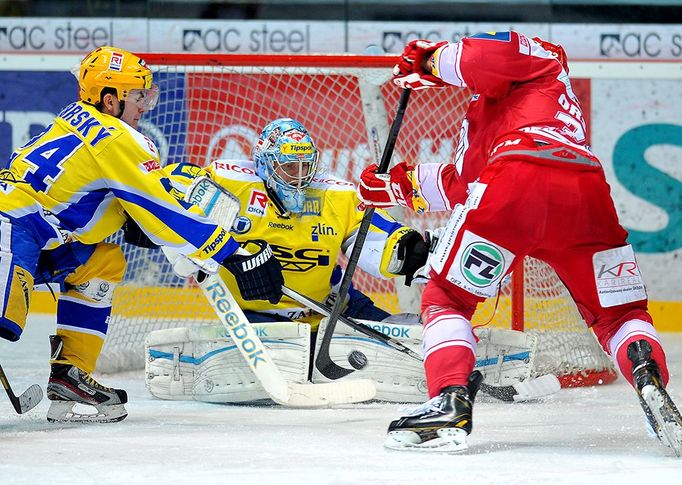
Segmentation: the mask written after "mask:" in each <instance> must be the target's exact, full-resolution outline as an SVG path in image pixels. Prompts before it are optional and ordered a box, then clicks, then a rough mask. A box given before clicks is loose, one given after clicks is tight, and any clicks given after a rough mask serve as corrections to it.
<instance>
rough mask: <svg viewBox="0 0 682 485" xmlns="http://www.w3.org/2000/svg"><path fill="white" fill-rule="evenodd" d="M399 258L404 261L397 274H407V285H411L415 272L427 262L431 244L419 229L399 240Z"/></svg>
mask: <svg viewBox="0 0 682 485" xmlns="http://www.w3.org/2000/svg"><path fill="white" fill-rule="evenodd" d="M397 251H398V254H397V257H398V260H399V261H402V262H403V265H402V267H401V268H400V270H399V271H398V272H397V273H396V274H400V275H405V285H407V286H411V284H412V280H413V279H414V273H415V271H417V270H418V269H419V268H421V267H422V266H424V265H425V264H426V260H427V259H428V257H429V244H428V243H426V242H424V238H422V235H421V234H419V233H418V232H417V231H410V232H408V233H406V234H405V235H404V236H403V237H401V238H400V239H399V240H398V248H397Z"/></svg>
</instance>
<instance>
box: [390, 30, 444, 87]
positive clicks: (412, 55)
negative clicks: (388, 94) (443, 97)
mask: <svg viewBox="0 0 682 485" xmlns="http://www.w3.org/2000/svg"><path fill="white" fill-rule="evenodd" d="M447 43H448V42H447V41H445V40H443V41H440V42H431V41H430V40H413V41H412V42H410V43H409V44H407V45H406V46H405V50H403V55H402V58H401V60H400V62H398V64H396V65H395V67H393V82H394V83H395V84H397V85H398V86H400V87H401V88H403V89H414V90H415V91H417V90H419V89H426V88H442V87H444V86H447V84H446V83H445V82H443V81H442V80H441V79H440V78H438V77H436V76H434V75H433V74H432V72H431V68H430V67H429V66H427V65H426V64H427V63H428V60H429V59H430V58H431V56H432V55H433V53H434V52H436V50H438V49H439V48H441V47H443V46H444V45H447Z"/></svg>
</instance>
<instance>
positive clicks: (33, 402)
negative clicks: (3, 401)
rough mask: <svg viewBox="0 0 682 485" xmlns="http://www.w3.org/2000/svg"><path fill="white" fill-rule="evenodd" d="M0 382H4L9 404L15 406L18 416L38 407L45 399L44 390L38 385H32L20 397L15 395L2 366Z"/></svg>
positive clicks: (0, 367) (0, 368)
mask: <svg viewBox="0 0 682 485" xmlns="http://www.w3.org/2000/svg"><path fill="white" fill-rule="evenodd" d="M0 381H2V387H4V388H5V392H6V393H7V397H8V398H9V402H11V403H12V406H14V410H15V411H16V412H17V414H24V413H25V412H27V411H30V410H31V409H33V408H34V407H36V406H37V405H38V403H39V402H40V401H41V400H42V399H43V390H42V389H41V387H40V386H39V385H38V384H31V385H30V386H29V388H28V389H26V390H25V391H24V392H22V393H21V394H20V395H19V396H17V395H15V394H14V391H13V390H12V386H11V385H10V383H9V381H8V380H7V375H6V374H5V371H4V370H3V368H2V366H1V365H0Z"/></svg>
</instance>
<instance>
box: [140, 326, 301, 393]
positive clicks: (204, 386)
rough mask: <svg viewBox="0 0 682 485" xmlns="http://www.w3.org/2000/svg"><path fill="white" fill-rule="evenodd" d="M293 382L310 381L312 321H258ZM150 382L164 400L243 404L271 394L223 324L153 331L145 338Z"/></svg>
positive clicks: (261, 334)
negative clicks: (310, 322)
mask: <svg viewBox="0 0 682 485" xmlns="http://www.w3.org/2000/svg"><path fill="white" fill-rule="evenodd" d="M253 327H254V328H255V329H256V331H257V332H258V336H259V337H260V338H261V339H262V341H263V344H264V345H265V347H267V349H268V351H269V353H270V355H271V357H272V359H273V360H274V362H275V363H276V364H277V366H278V367H279V369H280V371H281V373H282V375H283V377H284V378H285V379H286V380H287V381H291V382H298V383H304V382H306V381H307V378H308V364H309V359H310V325H308V324H307V323H295V322H277V323H261V324H254V325H253ZM145 356H146V362H145V382H146V384H147V389H149V392H150V393H151V394H152V395H153V396H155V397H157V398H160V399H170V400H179V401H186V400H197V401H204V402H215V403H239V402H251V401H258V400H262V399H268V394H267V393H266V392H265V390H264V389H263V388H262V387H261V385H260V383H259V382H258V379H256V376H255V375H254V374H253V372H252V371H251V369H250V368H249V367H248V365H247V363H246V362H245V361H244V358H243V357H242V356H241V354H240V352H239V350H238V349H237V347H236V346H235V344H234V342H233V341H232V339H231V338H230V337H229V336H228V335H227V332H226V331H225V329H224V328H223V327H222V326H207V327H198V328H193V329H190V328H174V329H167V330H157V331H155V332H151V333H150V334H149V336H148V337H147V341H146V343H145Z"/></svg>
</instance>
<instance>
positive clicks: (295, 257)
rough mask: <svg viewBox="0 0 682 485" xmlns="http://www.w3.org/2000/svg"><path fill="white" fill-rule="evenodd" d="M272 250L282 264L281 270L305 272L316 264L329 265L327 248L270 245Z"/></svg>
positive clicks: (316, 265)
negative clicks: (296, 247) (295, 247)
mask: <svg viewBox="0 0 682 485" xmlns="http://www.w3.org/2000/svg"><path fill="white" fill-rule="evenodd" d="M271 247H272V252H273V254H274V255H275V257H276V258H277V260H278V261H279V262H280V264H281V265H282V271H291V272H294V273H305V272H307V271H310V270H312V269H314V268H316V267H318V266H329V250H327V249H316V248H301V249H294V248H289V247H286V246H278V245H271Z"/></svg>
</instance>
